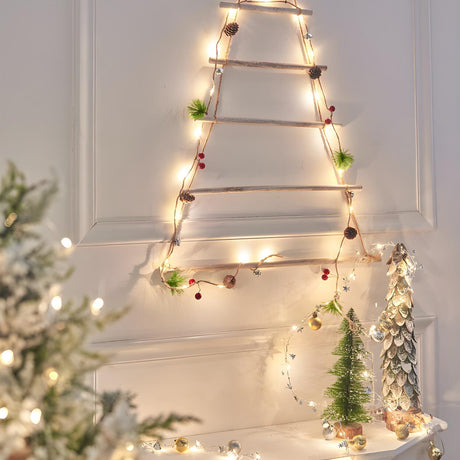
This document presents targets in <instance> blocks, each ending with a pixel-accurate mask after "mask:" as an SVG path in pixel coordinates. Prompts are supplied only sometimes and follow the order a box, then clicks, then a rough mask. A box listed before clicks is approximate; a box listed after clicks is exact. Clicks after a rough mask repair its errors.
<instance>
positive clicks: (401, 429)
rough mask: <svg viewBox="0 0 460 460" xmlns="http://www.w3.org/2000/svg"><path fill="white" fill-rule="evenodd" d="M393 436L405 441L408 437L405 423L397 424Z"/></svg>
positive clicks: (407, 428)
mask: <svg viewBox="0 0 460 460" xmlns="http://www.w3.org/2000/svg"><path fill="white" fill-rule="evenodd" d="M395 434H396V437H397V438H398V439H401V440H402V441H404V439H407V438H408V437H409V427H408V426H407V423H399V424H398V425H396V427H395Z"/></svg>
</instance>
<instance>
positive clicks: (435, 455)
mask: <svg viewBox="0 0 460 460" xmlns="http://www.w3.org/2000/svg"><path fill="white" fill-rule="evenodd" d="M428 457H430V459H431V460H440V459H441V458H442V451H441V449H439V448H438V447H436V446H435V444H434V442H433V441H430V445H429V446H428Z"/></svg>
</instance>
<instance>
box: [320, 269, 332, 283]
mask: <svg viewBox="0 0 460 460" xmlns="http://www.w3.org/2000/svg"><path fill="white" fill-rule="evenodd" d="M329 273H331V271H330V270H329V268H325V269H324V270H323V274H322V276H321V279H322V280H324V281H326V280H327V279H329V276H328V275H329Z"/></svg>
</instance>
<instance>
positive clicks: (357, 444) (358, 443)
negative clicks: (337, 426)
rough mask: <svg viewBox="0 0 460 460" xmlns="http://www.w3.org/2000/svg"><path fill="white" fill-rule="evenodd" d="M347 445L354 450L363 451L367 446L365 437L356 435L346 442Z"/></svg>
mask: <svg viewBox="0 0 460 460" xmlns="http://www.w3.org/2000/svg"><path fill="white" fill-rule="evenodd" d="M348 444H349V445H350V446H351V447H352V448H353V449H355V450H363V449H364V448H365V447H366V444H367V439H366V436H364V435H362V434H358V435H356V436H355V437H353V439H351V440H350V441H348Z"/></svg>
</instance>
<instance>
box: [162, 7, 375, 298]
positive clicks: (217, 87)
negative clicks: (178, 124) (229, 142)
mask: <svg viewBox="0 0 460 460" xmlns="http://www.w3.org/2000/svg"><path fill="white" fill-rule="evenodd" d="M261 3H263V2H261ZM281 3H283V4H287V5H289V7H277V6H264V5H260V4H258V2H255V1H251V0H238V2H237V3H232V2H221V3H220V5H219V6H220V8H224V9H226V10H227V14H226V17H225V22H224V25H223V27H222V29H221V32H220V36H219V39H218V41H217V43H216V54H215V57H210V58H209V63H211V64H214V70H213V74H212V88H211V91H210V94H209V98H208V102H207V104H206V109H207V110H206V116H204V117H203V118H201V119H199V120H197V121H198V122H200V123H203V124H204V125H205V126H206V127H207V132H206V134H205V135H202V136H200V138H199V139H198V141H197V147H196V154H195V157H194V159H193V162H192V165H191V167H190V170H189V171H188V174H187V175H186V177H185V178H184V179H183V182H182V187H181V189H180V192H179V194H178V196H177V198H176V205H175V210H174V231H173V234H172V237H171V239H170V244H169V248H168V251H167V254H166V256H165V258H164V260H163V263H162V265H161V266H160V275H161V279H162V281H163V284H165V285H166V286H167V287H169V288H170V289H171V290H172V291H173V292H174V291H175V290H176V291H179V290H182V289H184V288H187V287H189V286H190V285H193V284H199V283H202V282H204V283H207V284H212V285H216V286H218V287H224V285H225V287H233V286H234V282H233V284H232V283H230V284H229V285H227V284H226V283H225V282H224V285H222V284H219V283H214V282H212V281H208V280H191V281H193V283H191V284H189V285H180V286H177V285H172V284H171V283H168V280H167V279H166V277H165V274H166V273H167V272H169V271H172V270H175V268H173V267H171V266H170V265H169V259H170V257H171V256H172V254H173V252H174V249H175V247H176V246H178V245H179V244H180V230H181V224H182V220H183V212H184V209H185V207H186V206H187V205H188V204H189V203H191V202H192V201H194V200H195V197H196V196H198V195H205V194H226V193H250V192H299V191H304V192H312V191H339V192H342V194H343V197H344V199H345V202H346V205H347V209H348V226H349V225H350V224H353V227H354V228H355V229H356V233H357V235H358V237H359V241H360V245H361V249H362V254H361V257H360V258H359V260H358V261H359V262H365V263H369V262H377V261H380V257H379V256H377V255H373V254H369V253H368V252H367V250H366V247H365V245H364V241H363V238H362V235H361V232H360V229H359V225H358V221H357V219H356V216H355V214H354V212H353V208H352V199H353V194H354V192H357V191H360V190H362V186H361V185H349V184H347V183H345V180H344V178H343V171H340V170H339V169H338V167H337V166H336V162H335V160H334V150H333V147H332V145H331V142H330V141H329V138H328V135H327V133H326V128H327V127H328V126H329V127H330V129H331V130H332V133H333V136H335V137H336V139H337V142H338V145H339V148H340V150H341V145H340V137H339V135H338V133H337V130H336V129H335V125H337V124H335V123H333V121H332V117H333V111H334V110H335V108H333V107H329V106H328V104H327V102H326V96H325V93H324V90H323V87H322V85H321V81H320V78H319V77H320V76H321V73H322V72H323V71H325V70H327V66H325V65H316V63H315V58H314V52H313V46H312V44H311V35H310V34H309V32H308V27H307V24H306V23H305V22H304V20H303V17H304V16H310V15H312V11H311V10H307V9H302V8H300V7H299V6H298V5H297V0H293V2H289V1H283V2H281ZM240 10H247V11H252V12H261V13H278V14H290V15H296V16H297V17H298V25H299V34H300V39H301V43H302V52H303V55H304V59H305V62H306V63H305V64H303V65H301V64H286V63H278V62H266V61H243V60H238V59H229V58H228V55H229V51H230V45H231V42H232V39H233V36H234V35H235V34H227V33H226V35H228V39H227V43H226V46H225V50H224V53H223V54H224V57H223V58H219V43H220V42H221V41H222V38H223V37H224V31H225V30H226V27H227V25H228V24H229V18H230V11H231V12H233V16H234V18H232V22H236V19H237V16H238V13H239V11H240ZM218 66H220V67H221V68H222V70H223V69H224V68H225V67H226V66H234V67H247V68H266V69H273V70H281V71H286V70H290V71H300V72H304V73H305V74H306V75H307V77H308V76H309V77H311V78H310V81H311V85H312V94H313V103H314V105H315V109H316V112H317V115H318V118H319V121H308V122H299V121H284V120H270V119H252V118H235V117H223V116H219V117H218V116H217V111H218V107H219V96H220V93H221V90H222V82H223V73H224V72H223V71H218ZM312 69H313V71H314V72H316V73H317V74H318V73H319V76H313V75H312ZM315 91H316V92H317V93H319V94H320V96H321V99H320V100H322V101H323V102H324V107H325V108H326V109H327V110H328V111H329V113H330V115H328V117H327V118H326V117H324V116H323V114H322V111H321V103H320V101H319V100H318V98H317V97H315V96H314V94H315ZM213 98H215V100H214V107H213V110H212V114H209V113H208V112H209V111H210V108H211V105H212V102H213ZM219 123H235V124H257V125H272V126H288V127H299V128H316V129H319V130H320V133H321V137H322V139H323V142H324V145H325V148H326V152H327V155H328V158H329V160H330V163H331V165H332V168H333V170H334V173H335V177H336V180H337V184H335V185H316V186H313V185H295V186H282V185H266V186H238V187H231V186H230V187H214V188H196V189H193V188H192V185H193V181H194V179H195V176H196V173H197V171H198V170H199V169H200V167H201V164H202V162H201V157H200V155H202V153H204V150H205V148H206V145H207V142H208V140H209V138H210V136H211V133H212V131H213V128H214V126H215V125H216V124H219ZM338 126H340V125H338ZM345 239H346V238H345V236H343V237H342V239H341V243H340V246H339V251H338V253H337V257H336V258H334V259H330V258H315V259H283V260H270V262H268V263H267V260H268V259H270V258H271V257H275V256H276V257H281V256H279V255H278V254H273V255H271V256H268V257H266V258H264V259H262V260H260V261H258V262H255V263H254V262H253V263H240V264H235V263H223V264H215V265H212V266H202V267H193V268H188V270H193V271H211V270H213V271H217V270H224V269H230V270H231V269H235V268H236V273H235V275H234V276H233V275H229V276H233V281H234V280H235V278H234V277H235V276H236V274H237V273H238V271H239V270H240V269H241V268H249V269H251V270H252V271H254V272H256V271H257V270H258V269H259V267H261V266H265V265H267V266H269V267H283V266H293V265H326V264H334V265H335V267H336V271H337V275H338V268H337V263H338V262H339V258H340V254H341V251H342V247H343V244H344V241H345ZM345 260H353V261H357V259H356V257H354V258H350V259H340V261H345ZM337 279H338V276H337ZM224 281H225V280H224ZM336 294H337V289H336Z"/></svg>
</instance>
